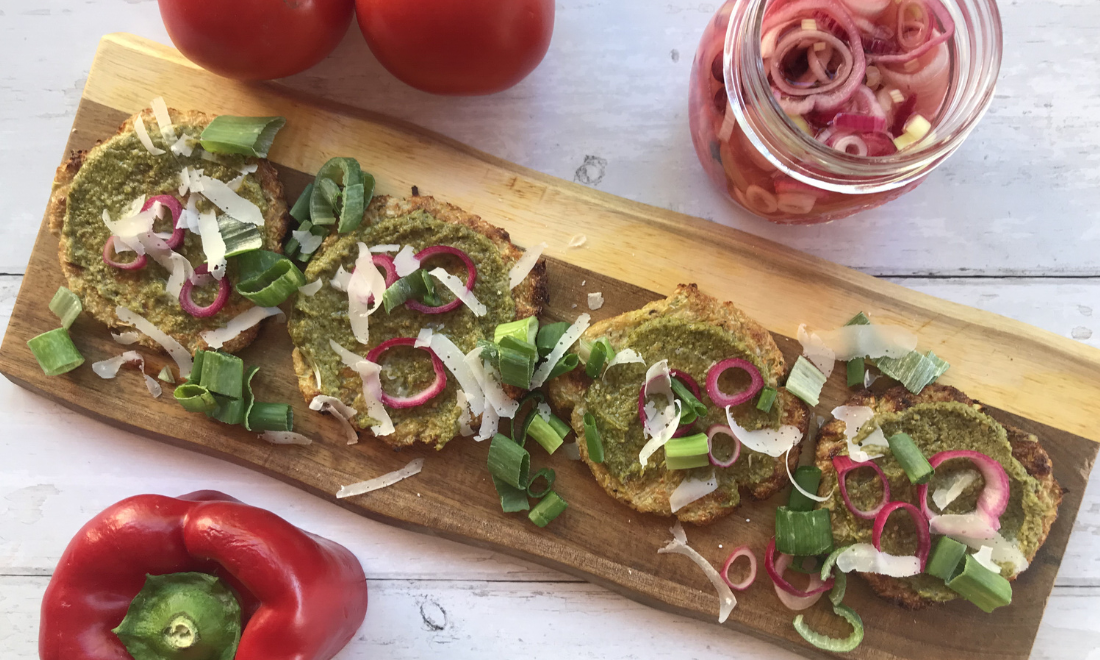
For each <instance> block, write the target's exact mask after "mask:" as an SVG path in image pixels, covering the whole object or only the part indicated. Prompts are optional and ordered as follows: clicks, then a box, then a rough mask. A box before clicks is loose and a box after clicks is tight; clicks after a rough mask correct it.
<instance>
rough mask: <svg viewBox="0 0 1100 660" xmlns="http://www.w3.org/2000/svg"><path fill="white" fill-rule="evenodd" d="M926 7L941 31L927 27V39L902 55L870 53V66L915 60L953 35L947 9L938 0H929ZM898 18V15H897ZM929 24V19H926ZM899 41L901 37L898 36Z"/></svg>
mask: <svg viewBox="0 0 1100 660" xmlns="http://www.w3.org/2000/svg"><path fill="white" fill-rule="evenodd" d="M926 7H927V8H928V9H931V10H932V13H933V14H935V17H936V19H937V20H939V22H940V25H941V26H942V27H943V31H942V32H941V31H938V30H936V29H935V27H934V26H932V25H929V29H928V32H929V38H928V40H927V41H925V42H924V43H923V44H921V45H920V46H917V47H916V48H914V49H913V50H908V51H905V52H904V53H883V54H878V53H871V54H868V56H867V59H869V60H870V61H871V63H872V64H902V63H904V62H908V61H910V60H915V59H917V58H918V57H920V56H921V55H924V54H925V53H927V52H928V51H930V50H932V49H933V48H935V47H936V46H939V45H940V44H942V43H944V42H945V41H947V40H948V39H950V38H951V36H952V35H954V34H955V21H954V19H952V18H951V13H950V12H948V11H947V8H946V7H944V6H943V5H942V4H940V3H939V0H931V2H929V3H928V4H927V5H926ZM899 16H900V14H899ZM928 20H929V21H930V22H931V20H932V19H931V17H929V19H928ZM898 38H899V40H900V38H901V35H898Z"/></svg>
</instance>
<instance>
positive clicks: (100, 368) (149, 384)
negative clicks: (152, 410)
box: [92, 351, 161, 399]
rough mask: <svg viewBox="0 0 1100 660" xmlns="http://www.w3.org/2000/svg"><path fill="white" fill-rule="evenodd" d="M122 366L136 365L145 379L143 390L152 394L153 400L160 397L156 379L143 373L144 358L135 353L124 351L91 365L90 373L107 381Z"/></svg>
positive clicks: (116, 373) (158, 384) (115, 374)
mask: <svg viewBox="0 0 1100 660" xmlns="http://www.w3.org/2000/svg"><path fill="white" fill-rule="evenodd" d="M124 364H136V365H137V368H138V371H140V372H141V375H142V376H144V377H145V389H147V390H149V394H152V395H153V398H154V399H155V398H157V397H159V396H160V394H161V390H160V383H158V382H157V379H155V378H153V377H152V376H150V375H149V374H147V373H145V358H144V357H142V356H141V353H138V352H137V351H126V352H125V353H123V354H122V355H118V356H116V357H113V358H109V359H107V360H100V361H99V362H96V363H94V364H93V365H92V371H94V372H95V375H97V376H99V377H100V378H102V379H104V380H107V379H110V378H114V377H115V376H117V375H118V370H119V369H120V368H121V367H122V365H124Z"/></svg>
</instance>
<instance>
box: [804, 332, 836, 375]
mask: <svg viewBox="0 0 1100 660" xmlns="http://www.w3.org/2000/svg"><path fill="white" fill-rule="evenodd" d="M798 343H800V344H802V355H803V356H805V358H806V359H807V360H809V361H810V362H812V363H813V365H814V366H815V367H817V368H818V369H820V370H821V373H823V374H825V377H826V378H828V377H829V376H831V375H833V367H835V366H836V353H835V352H834V351H833V349H831V348H829V347H828V346H826V345H825V342H824V341H822V340H821V337H820V336H818V334H817V333H816V332H815V333H813V334H810V333H809V332H807V331H806V324H805V323H803V324H802V325H800V326H798Z"/></svg>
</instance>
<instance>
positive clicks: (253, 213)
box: [191, 175, 264, 227]
mask: <svg viewBox="0 0 1100 660" xmlns="http://www.w3.org/2000/svg"><path fill="white" fill-rule="evenodd" d="M198 179H199V183H200V184H201V185H202V196H203V197H205V198H207V199H208V200H210V202H211V203H212V204H213V205H214V206H217V207H218V208H219V209H221V210H222V211H223V212H225V213H226V214H228V215H229V216H230V217H231V218H233V219H234V220H239V221H241V222H246V223H250V224H253V225H256V226H258V227H263V226H264V214H263V213H262V212H261V211H260V207H258V206H256V205H255V204H253V203H252V202H250V201H248V200H247V199H245V198H244V197H241V196H240V195H238V194H237V193H235V192H233V190H232V189H231V188H230V187H229V186H228V185H226V184H225V183H224V182H223V181H221V180H220V179H214V178H211V177H208V176H206V175H200V176H199V177H198ZM191 190H192V191H194V190H195V180H194V177H192V179H191Z"/></svg>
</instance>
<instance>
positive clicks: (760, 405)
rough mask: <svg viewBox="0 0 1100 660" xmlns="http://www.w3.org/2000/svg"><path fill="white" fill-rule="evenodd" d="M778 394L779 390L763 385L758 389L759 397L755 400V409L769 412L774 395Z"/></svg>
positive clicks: (773, 401)
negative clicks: (762, 387) (763, 386)
mask: <svg viewBox="0 0 1100 660" xmlns="http://www.w3.org/2000/svg"><path fill="white" fill-rule="evenodd" d="M778 395H779V391H778V390H777V389H775V388H774V387H765V388H764V389H762V390H760V398H759V399H757V400H756V409H757V410H763V411H764V412H771V411H772V406H773V405H774V404H775V397H776V396H778Z"/></svg>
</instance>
